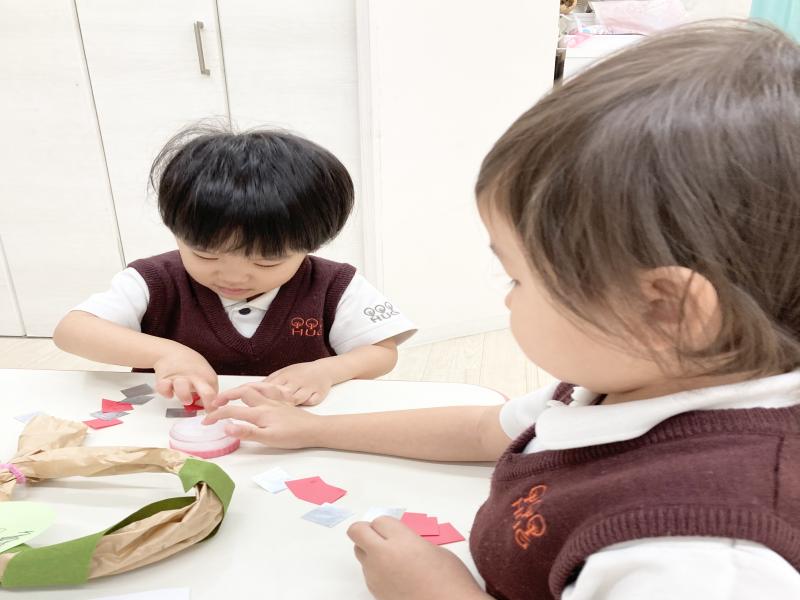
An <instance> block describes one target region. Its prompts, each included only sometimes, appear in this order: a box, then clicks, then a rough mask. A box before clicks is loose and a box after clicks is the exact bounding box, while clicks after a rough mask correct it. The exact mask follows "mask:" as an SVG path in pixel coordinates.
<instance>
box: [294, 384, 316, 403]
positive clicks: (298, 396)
mask: <svg viewBox="0 0 800 600" xmlns="http://www.w3.org/2000/svg"><path fill="white" fill-rule="evenodd" d="M313 393H314V390H311V389H309V388H304V387H301V388H300V389H299V390H297V391H296V392H295V393H294V394H292V399H293V400H294V403H295V404H305V403H306V402H307V401H308V399H309V398H311V395H312V394H313Z"/></svg>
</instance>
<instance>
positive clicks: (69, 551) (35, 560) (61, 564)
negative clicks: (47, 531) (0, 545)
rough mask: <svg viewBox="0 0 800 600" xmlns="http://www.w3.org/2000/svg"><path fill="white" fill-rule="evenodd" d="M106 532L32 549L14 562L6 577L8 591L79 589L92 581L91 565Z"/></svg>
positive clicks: (22, 553)
mask: <svg viewBox="0 0 800 600" xmlns="http://www.w3.org/2000/svg"><path fill="white" fill-rule="evenodd" d="M104 533H105V531H101V532H99V533H94V534H92V535H87V536H86V537H82V538H78V539H77V540H70V541H69V542H63V543H61V544H54V545H52V546H45V547H43V548H32V549H30V550H25V551H24V552H20V553H19V554H17V555H16V556H14V558H12V559H11V560H10V561H9V563H8V566H7V567H6V570H5V573H4V574H3V582H2V583H3V587H4V588H19V587H39V586H46V585H78V584H80V583H83V582H84V581H86V580H87V579H88V577H89V561H91V559H92V554H93V553H94V549H95V547H96V546H97V542H99V541H100V538H101V537H103V534H104Z"/></svg>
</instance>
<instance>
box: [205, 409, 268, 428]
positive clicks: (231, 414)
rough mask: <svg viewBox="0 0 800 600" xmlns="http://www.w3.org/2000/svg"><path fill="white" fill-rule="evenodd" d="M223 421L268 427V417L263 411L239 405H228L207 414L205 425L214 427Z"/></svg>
mask: <svg viewBox="0 0 800 600" xmlns="http://www.w3.org/2000/svg"><path fill="white" fill-rule="evenodd" d="M221 419H236V420H237V421H246V422H247V423H252V424H253V425H256V426H257V427H263V426H264V425H266V424H267V423H266V415H265V414H264V411H263V410H259V409H257V408H251V407H249V406H241V405H239V404H228V405H226V406H221V407H220V408H218V409H217V410H215V411H214V412H212V413H210V414H207V415H206V417H205V419H203V425H213V424H214V423H216V422H217V421H219V420H221Z"/></svg>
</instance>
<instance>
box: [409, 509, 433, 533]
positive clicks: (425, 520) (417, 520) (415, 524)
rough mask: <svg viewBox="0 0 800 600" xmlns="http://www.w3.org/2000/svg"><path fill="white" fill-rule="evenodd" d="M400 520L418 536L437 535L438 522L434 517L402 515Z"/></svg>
mask: <svg viewBox="0 0 800 600" xmlns="http://www.w3.org/2000/svg"><path fill="white" fill-rule="evenodd" d="M400 520H401V521H402V522H403V523H405V524H406V525H408V526H409V527H410V528H411V529H413V530H414V531H416V532H417V534H418V535H439V522H438V521H437V519H436V517H429V516H428V515H426V514H425V513H412V512H407V513H403V516H402V517H400Z"/></svg>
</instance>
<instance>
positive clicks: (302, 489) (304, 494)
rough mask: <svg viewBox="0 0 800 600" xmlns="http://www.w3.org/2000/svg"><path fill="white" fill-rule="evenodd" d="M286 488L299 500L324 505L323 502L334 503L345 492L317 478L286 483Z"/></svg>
mask: <svg viewBox="0 0 800 600" xmlns="http://www.w3.org/2000/svg"><path fill="white" fill-rule="evenodd" d="M286 487H288V488H289V490H290V491H291V492H292V493H293V494H294V495H295V496H297V497H298V498H300V500H305V501H306V502H313V503H314V504H324V503H325V502H328V503H331V502H336V501H337V500H338V499H339V498H341V497H342V496H344V495H345V494H346V493H347V492H346V491H345V490H343V489H342V488H338V487H334V486H332V485H328V484H327V483H325V482H324V481H322V479H321V478H319V477H307V478H305V479H295V480H293V481H287V482H286Z"/></svg>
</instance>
